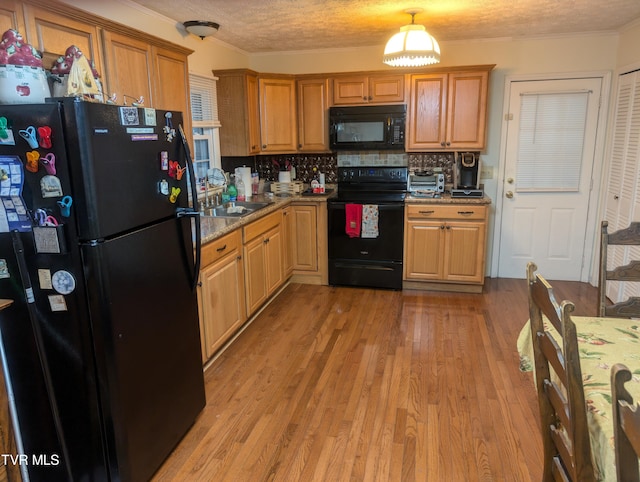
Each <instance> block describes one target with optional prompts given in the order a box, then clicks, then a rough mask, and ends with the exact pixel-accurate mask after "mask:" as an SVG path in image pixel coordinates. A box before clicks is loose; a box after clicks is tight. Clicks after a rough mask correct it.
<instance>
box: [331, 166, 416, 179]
mask: <svg viewBox="0 0 640 482" xmlns="http://www.w3.org/2000/svg"><path fill="white" fill-rule="evenodd" d="M407 179H408V169H407V168H406V167H379V166H375V167H339V168H338V182H388V181H393V182H402V183H406V182H407Z"/></svg>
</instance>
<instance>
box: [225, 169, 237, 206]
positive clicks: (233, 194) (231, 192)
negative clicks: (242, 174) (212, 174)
mask: <svg viewBox="0 0 640 482" xmlns="http://www.w3.org/2000/svg"><path fill="white" fill-rule="evenodd" d="M229 177H230V178H231V181H230V183H229V187H228V188H227V192H228V193H229V201H231V202H234V201H236V200H237V199H238V190H237V189H236V186H235V182H236V181H235V176H234V175H233V174H231V176H229Z"/></svg>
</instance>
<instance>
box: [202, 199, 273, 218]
mask: <svg viewBox="0 0 640 482" xmlns="http://www.w3.org/2000/svg"><path fill="white" fill-rule="evenodd" d="M269 204H271V203H270V202H250V201H230V202H227V203H224V204H221V205H219V206H214V207H210V208H205V209H204V211H203V216H210V217H214V218H242V217H244V216H248V215H249V214H251V213H254V212H256V211H259V210H260V209H262V208H266V207H267V206H268V205H269Z"/></svg>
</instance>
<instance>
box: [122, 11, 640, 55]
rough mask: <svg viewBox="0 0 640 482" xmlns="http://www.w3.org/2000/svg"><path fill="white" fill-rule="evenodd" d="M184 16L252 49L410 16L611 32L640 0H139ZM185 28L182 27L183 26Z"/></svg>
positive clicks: (465, 26)
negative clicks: (213, 25) (212, 26)
mask: <svg viewBox="0 0 640 482" xmlns="http://www.w3.org/2000/svg"><path fill="white" fill-rule="evenodd" d="M134 3H138V4H140V5H143V6H144V7H146V8H148V9H150V10H152V11H155V12H158V13H160V14H162V15H164V16H166V17H168V18H170V19H173V20H176V22H178V23H181V22H184V21H187V20H208V21H213V22H216V23H218V24H220V29H219V31H218V32H217V33H216V35H215V36H216V38H218V39H219V40H221V41H223V42H225V43H227V44H230V45H233V46H234V47H237V48H239V49H241V50H244V51H246V52H249V53H258V52H280V51H299V50H316V49H328V48H340V47H362V46H376V45H384V44H385V42H386V41H387V40H388V38H389V37H390V36H391V35H393V34H394V33H395V32H397V31H398V30H399V28H400V27H401V26H402V25H405V24H407V23H410V22H411V17H410V15H408V14H407V13H405V10H407V9H411V8H416V7H419V8H422V9H423V12H422V13H419V14H418V15H416V19H415V21H416V23H420V24H422V25H424V26H425V27H426V28H427V31H428V32H429V33H431V34H432V35H433V36H434V37H436V39H437V40H438V41H439V42H440V43H442V42H445V41H455V40H470V39H474V40H475V39H491V38H504V37H523V36H528V37H529V36H540V35H543V36H544V35H562V34H576V33H584V32H600V31H603V32H611V31H616V30H618V29H619V28H620V27H622V26H624V25H626V24H628V23H629V22H631V21H633V20H635V19H638V18H640V0H608V1H602V0H427V1H416V0H413V1H404V0H400V1H398V0H396V1H394V0H185V1H183V2H176V0H134ZM180 27H181V26H180Z"/></svg>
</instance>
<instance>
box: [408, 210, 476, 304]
mask: <svg viewBox="0 0 640 482" xmlns="http://www.w3.org/2000/svg"><path fill="white" fill-rule="evenodd" d="M487 215H488V207H487V206H486V205H480V204H472V205H468V204H456V205H447V206H438V205H433V204H415V205H411V204H409V205H407V206H406V209H405V236H404V276H403V279H404V281H405V287H407V288H424V289H430V288H433V289H454V288H456V287H457V288H459V289H460V290H462V291H471V292H474V291H475V292H480V291H482V285H483V284H484V270H485V245H486V231H487ZM427 283H429V284H427ZM438 283H443V284H444V285H443V286H440V285H438ZM454 285H457V286H454Z"/></svg>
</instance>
